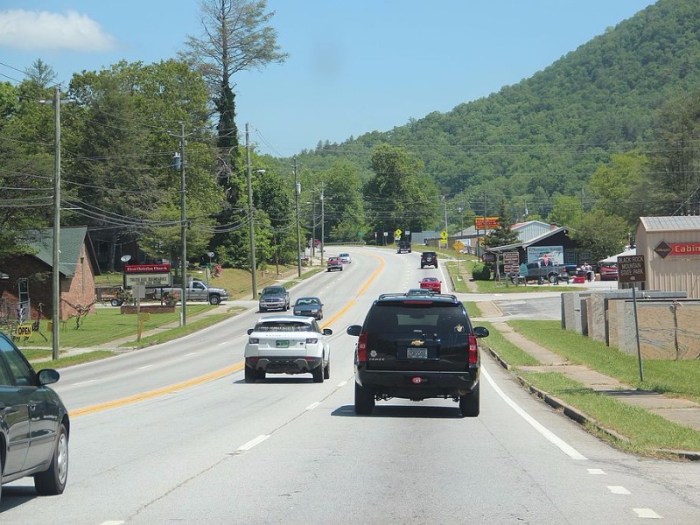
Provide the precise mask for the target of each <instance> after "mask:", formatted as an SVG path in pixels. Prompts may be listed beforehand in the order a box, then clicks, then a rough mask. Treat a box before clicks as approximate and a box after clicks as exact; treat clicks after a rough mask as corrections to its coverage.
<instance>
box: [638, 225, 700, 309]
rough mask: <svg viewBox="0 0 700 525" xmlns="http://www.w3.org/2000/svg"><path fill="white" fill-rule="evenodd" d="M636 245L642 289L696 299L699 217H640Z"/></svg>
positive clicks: (699, 281)
mask: <svg viewBox="0 0 700 525" xmlns="http://www.w3.org/2000/svg"><path fill="white" fill-rule="evenodd" d="M636 241H637V255H644V262H645V266H646V279H647V280H646V283H645V284H644V289H646V290H661V291H668V292H670V291H685V292H686V293H687V294H688V298H692V299H700V216H673V217H640V218H639V221H638V223H637V233H636Z"/></svg>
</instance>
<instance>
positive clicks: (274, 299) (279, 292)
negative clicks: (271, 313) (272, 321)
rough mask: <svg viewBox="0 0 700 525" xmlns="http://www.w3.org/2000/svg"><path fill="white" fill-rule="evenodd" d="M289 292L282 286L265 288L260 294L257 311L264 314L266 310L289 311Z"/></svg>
mask: <svg viewBox="0 0 700 525" xmlns="http://www.w3.org/2000/svg"><path fill="white" fill-rule="evenodd" d="M289 303H290V298H289V292H288V291H287V289H286V288H285V287H284V286H279V285H275V286H266V287H265V288H263V289H262V291H261V292H260V301H258V310H260V311H261V312H266V311H268V310H284V311H285V312H286V311H287V310H289V306H290V305H289Z"/></svg>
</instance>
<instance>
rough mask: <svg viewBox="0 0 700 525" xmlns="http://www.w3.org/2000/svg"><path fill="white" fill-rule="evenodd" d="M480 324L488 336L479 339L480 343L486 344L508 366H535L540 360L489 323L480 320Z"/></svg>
mask: <svg viewBox="0 0 700 525" xmlns="http://www.w3.org/2000/svg"><path fill="white" fill-rule="evenodd" d="M479 325H480V326H483V327H485V328H488V330H489V336H488V337H487V338H486V339H481V340H480V341H479V344H480V345H483V346H488V347H489V348H491V349H492V350H493V351H494V352H495V353H497V354H498V355H499V357H501V358H502V359H503V360H504V361H505V362H506V363H508V364H509V365H510V366H514V367H519V366H537V365H539V364H540V362H539V361H538V360H537V359H535V358H534V357H532V356H531V355H530V354H528V353H527V352H525V351H523V350H521V349H520V348H518V347H517V346H515V345H514V344H513V343H511V342H510V341H508V340H507V339H506V338H505V337H503V335H502V334H501V332H499V331H498V330H496V329H495V328H494V327H493V325H492V324H491V323H488V322H481V323H479Z"/></svg>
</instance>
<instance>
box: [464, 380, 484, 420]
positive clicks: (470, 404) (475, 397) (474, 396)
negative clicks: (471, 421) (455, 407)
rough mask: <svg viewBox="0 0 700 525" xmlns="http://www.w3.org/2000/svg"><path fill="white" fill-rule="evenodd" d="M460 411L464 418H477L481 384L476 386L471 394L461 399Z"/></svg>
mask: <svg viewBox="0 0 700 525" xmlns="http://www.w3.org/2000/svg"><path fill="white" fill-rule="evenodd" d="M459 409H460V411H461V412H462V416H463V417H477V416H478V415H479V383H477V384H476V386H475V387H474V390H472V393H471V394H467V395H466V396H462V397H460V398H459Z"/></svg>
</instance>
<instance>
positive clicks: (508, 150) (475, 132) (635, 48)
mask: <svg viewBox="0 0 700 525" xmlns="http://www.w3.org/2000/svg"><path fill="white" fill-rule="evenodd" d="M698 86H700V2H698V1H697V0H659V1H658V2H657V3H656V4H654V5H652V6H650V7H648V8H646V9H644V10H643V11H640V12H639V13H637V14H636V15H635V16H634V17H632V18H630V19H628V20H626V21H623V22H621V23H620V24H618V25H617V26H616V27H614V28H610V29H609V30H608V31H607V32H606V33H605V34H603V35H600V36H598V37H596V38H594V39H593V40H591V41H590V42H588V43H586V44H584V45H582V46H580V47H579V48H578V49H576V50H575V51H572V52H570V53H568V54H567V55H565V56H564V57H562V58H561V59H559V60H557V61H556V62H555V63H553V64H552V65H551V66H549V67H547V68H546V69H544V70H543V71H540V72H537V73H535V74H534V75H533V76H532V77H530V78H527V79H525V80H523V81H521V82H519V83H518V84H515V85H512V86H506V87H504V88H502V89H501V90H500V91H499V92H497V93H494V94H492V95H490V96H488V97H485V98H482V99H479V100H475V101H472V102H468V103H464V104H461V105H459V106H457V107H455V108H454V109H453V110H452V111H450V112H447V113H439V112H434V113H431V114H429V115H427V116H425V117H424V118H421V119H417V120H411V121H410V122H409V123H407V124H406V125H403V126H399V127H396V128H394V129H393V130H391V131H388V132H384V133H381V132H372V133H367V134H365V135H362V136H360V137H357V138H352V139H350V140H348V141H346V142H344V143H342V144H319V146H318V147H317V149H316V150H315V151H305V152H303V153H302V154H301V155H300V156H299V157H298V158H299V160H300V162H301V164H302V165H304V166H306V167H310V168H312V169H314V170H323V169H329V168H330V167H331V166H332V164H333V162H334V161H336V160H338V159H339V158H343V159H346V160H348V161H350V162H352V163H354V164H356V165H358V166H360V167H361V168H362V170H364V171H363V173H365V174H366V175H367V176H369V172H368V171H366V170H367V166H368V159H369V155H370V151H371V149H372V148H373V147H375V146H376V145H378V144H381V143H389V144H392V145H396V146H402V147H404V148H406V149H407V150H408V151H409V152H411V153H413V154H414V155H415V156H417V157H418V158H420V159H421V160H422V161H423V162H424V163H425V172H426V174H427V175H428V176H429V177H431V178H432V179H434V180H435V181H436V182H437V184H438V186H439V187H440V190H441V192H442V193H443V194H448V195H450V199H452V200H454V201H455V202H461V203H465V204H467V206H469V207H471V208H472V209H475V210H476V209H478V210H479V213H481V212H483V209H484V207H485V206H486V207H487V208H488V209H487V210H486V213H489V214H490V213H494V212H496V211H497V208H498V205H499V203H500V202H501V201H503V199H504V198H505V199H507V200H508V201H509V202H511V203H513V204H517V205H518V206H522V207H523V209H524V208H529V211H530V212H531V213H533V212H535V213H539V214H540V215H542V216H543V217H544V216H546V215H547V213H548V211H549V210H550V209H551V208H550V206H551V199H552V197H553V196H557V195H571V196H573V195H576V196H585V194H586V192H585V188H586V183H587V181H588V179H589V177H590V176H591V174H592V173H593V171H594V170H595V169H596V167H598V166H599V165H601V164H603V163H606V162H607V161H609V159H610V157H611V155H612V154H615V153H622V152H625V151H629V150H631V149H633V148H638V149H639V150H640V151H642V152H653V151H654V149H655V147H656V143H655V138H654V133H653V131H654V126H653V122H654V118H655V112H656V110H657V109H658V108H659V107H660V105H661V104H663V103H664V102H666V101H668V100H669V99H672V98H673V97H674V96H676V95H678V94H680V93H687V92H693V91H697V90H698ZM582 198H583V197H582ZM484 203H486V204H484ZM516 218H517V217H516Z"/></svg>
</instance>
